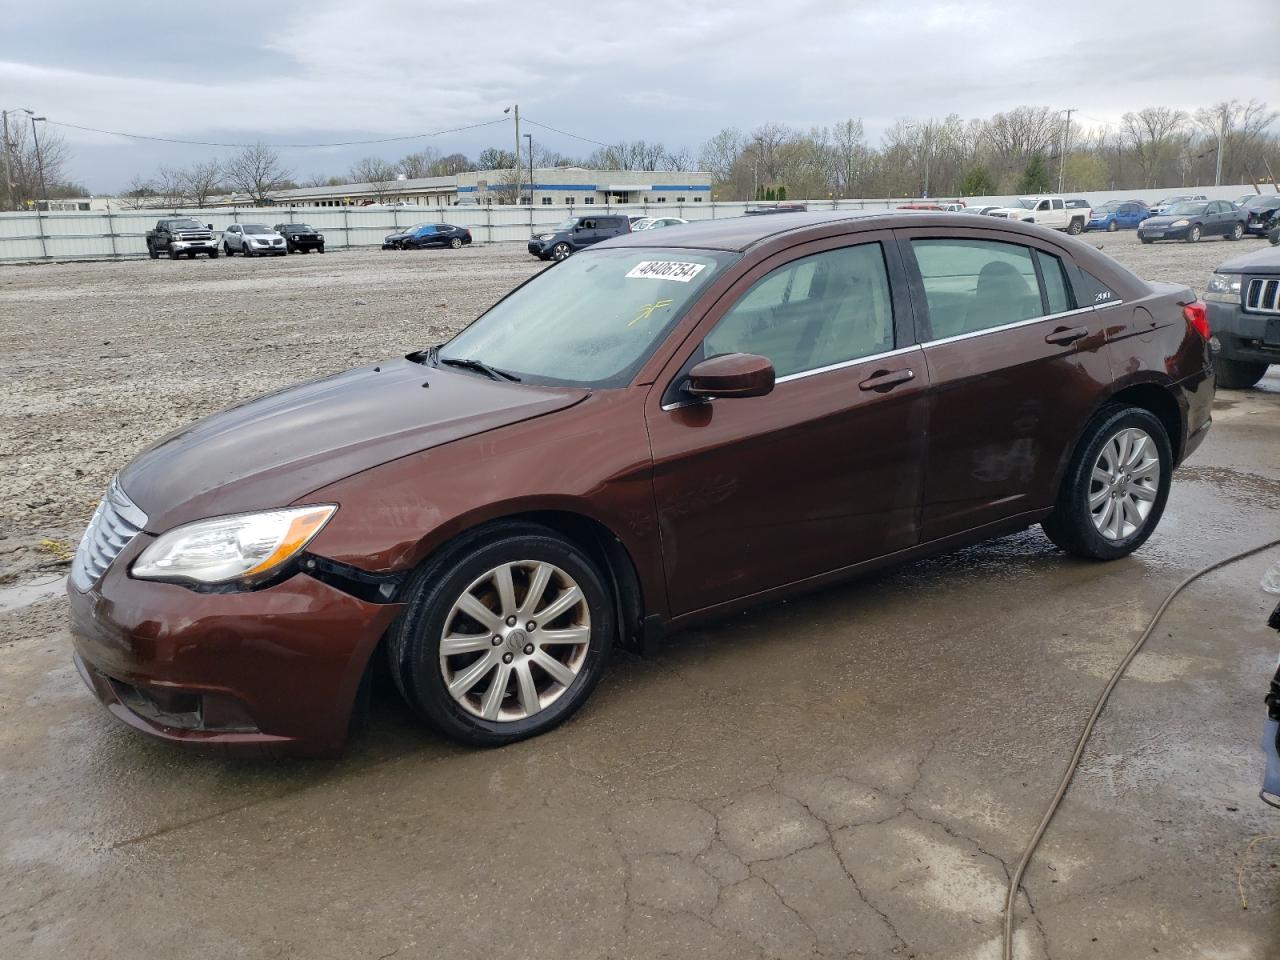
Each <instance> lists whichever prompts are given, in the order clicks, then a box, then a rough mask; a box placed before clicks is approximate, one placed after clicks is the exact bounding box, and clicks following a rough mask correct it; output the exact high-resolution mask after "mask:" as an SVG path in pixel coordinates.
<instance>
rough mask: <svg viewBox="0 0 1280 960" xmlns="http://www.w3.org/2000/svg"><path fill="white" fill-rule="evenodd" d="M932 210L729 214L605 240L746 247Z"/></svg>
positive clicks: (634, 244)
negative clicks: (678, 227) (821, 228)
mask: <svg viewBox="0 0 1280 960" xmlns="http://www.w3.org/2000/svg"><path fill="white" fill-rule="evenodd" d="M928 212H932V213H933V214H934V215H935V216H936V215H938V213H937V211H918V213H912V212H909V211H903V212H899V211H896V210H840V211H830V212H825V213H803V212H797V213H773V214H770V215H769V216H767V217H726V218H724V219H720V220H693V221H691V222H689V223H687V224H685V229H684V230H679V231H676V233H675V234H666V233H663V234H657V235H655V237H660V238H661V239H655V237H651V236H649V235H648V234H646V233H645V232H643V231H641V232H640V233H629V234H624V235H623V236H621V237H614V238H612V239H610V240H606V241H604V243H606V244H608V245H609V246H610V247H651V246H663V247H683V248H688V249H702V250H733V251H742V250H746V249H747V248H748V247H752V246H755V245H756V244H758V243H763V242H764V241H766V240H770V239H772V238H773V237H777V236H780V235H781V234H784V233H790V232H792V231H794V230H803V229H804V228H805V227H816V226H821V225H823V224H828V223H842V222H845V221H848V222H854V221H862V220H866V221H873V220H874V221H885V222H884V223H881V224H878V225H879V226H884V227H891V226H898V225H900V224H899V221H905V220H907V219H908V218H911V221H912V222H916V217H917V216H918V214H919V213H928ZM950 216H959V214H951V215H950ZM948 222H951V221H948ZM601 246H603V244H601Z"/></svg>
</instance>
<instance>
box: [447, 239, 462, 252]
mask: <svg viewBox="0 0 1280 960" xmlns="http://www.w3.org/2000/svg"><path fill="white" fill-rule="evenodd" d="M449 246H451V247H453V249H455V250H457V249H458V248H459V247H461V246H462V238H461V237H454V238H453V239H452V240H450V241H449Z"/></svg>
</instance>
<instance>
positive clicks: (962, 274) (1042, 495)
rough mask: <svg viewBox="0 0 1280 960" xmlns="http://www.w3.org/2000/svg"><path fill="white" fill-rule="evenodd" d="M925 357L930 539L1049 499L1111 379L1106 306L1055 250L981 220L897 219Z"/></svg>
mask: <svg viewBox="0 0 1280 960" xmlns="http://www.w3.org/2000/svg"><path fill="white" fill-rule="evenodd" d="M899 236H901V237H902V238H903V239H904V241H905V242H904V243H903V260H904V263H905V265H906V267H907V270H908V272H909V273H910V274H911V275H912V293H913V300H914V301H915V307H916V316H917V317H918V318H920V319H921V320H922V331H921V334H920V337H921V340H922V341H924V354H925V360H926V362H927V363H928V365H929V376H930V379H931V384H932V392H931V396H930V402H929V427H928V457H927V461H926V467H925V470H926V480H925V489H924V511H923V515H922V518H921V527H922V529H921V534H922V538H923V539H924V540H926V541H928V540H936V539H939V538H941V537H946V536H949V535H951V534H955V533H960V532H963V531H966V530H969V529H972V528H976V527H980V526H982V525H984V524H987V523H992V522H996V521H1000V520H1003V519H1005V518H1008V517H1011V516H1014V515H1016V514H1019V513H1024V512H1028V511H1033V510H1037V509H1042V508H1044V507H1048V506H1051V505H1052V504H1053V502H1054V500H1055V498H1056V496H1057V488H1056V486H1055V483H1056V479H1057V476H1058V471H1059V468H1060V466H1061V464H1062V461H1063V459H1064V458H1065V457H1066V456H1069V454H1070V451H1071V450H1072V449H1073V448H1074V446H1075V443H1076V441H1077V439H1078V438H1079V436H1080V432H1081V430H1082V429H1083V427H1084V424H1085V422H1086V420H1087V419H1088V417H1089V416H1090V415H1091V413H1092V411H1093V410H1094V409H1095V408H1096V405H1097V403H1098V401H1099V398H1100V397H1101V395H1102V392H1103V391H1104V390H1105V389H1106V388H1107V386H1108V385H1109V384H1110V382H1111V366H1110V362H1109V360H1108V357H1107V352H1106V337H1105V333H1104V319H1105V312H1104V311H1095V310H1094V309H1093V307H1092V305H1085V306H1077V303H1076V300H1075V297H1074V293H1073V291H1072V288H1071V285H1070V283H1069V281H1068V273H1067V271H1066V269H1065V268H1064V263H1063V257H1062V251H1060V250H1058V249H1057V248H1056V247H1054V246H1053V245H1052V244H1050V243H1049V242H1047V241H1040V240H1038V239H1032V238H1030V237H1025V236H1021V235H1009V234H1001V233H998V232H996V231H989V230H974V229H968V230H957V229H951V230H948V231H947V232H946V235H945V236H942V235H939V232H938V231H936V230H929V229H923V228H917V229H910V230H901V231H899Z"/></svg>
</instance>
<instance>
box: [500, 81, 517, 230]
mask: <svg viewBox="0 0 1280 960" xmlns="http://www.w3.org/2000/svg"><path fill="white" fill-rule="evenodd" d="M512 110H514V111H515V113H516V152H515V162H514V163H512V165H511V166H512V168H513V171H514V173H515V177H516V198H515V202H516V204H517V205H519V203H520V104H518V103H517V104H516V105H515V106H513V107H507V109H505V110H503V111H502V112H503V113H510V112H511V111H512Z"/></svg>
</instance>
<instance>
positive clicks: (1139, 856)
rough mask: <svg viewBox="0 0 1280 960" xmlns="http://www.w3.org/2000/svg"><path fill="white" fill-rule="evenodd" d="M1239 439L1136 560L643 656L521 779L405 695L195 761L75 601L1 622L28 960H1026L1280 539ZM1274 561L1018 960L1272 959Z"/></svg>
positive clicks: (4, 881) (12, 932)
mask: <svg viewBox="0 0 1280 960" xmlns="http://www.w3.org/2000/svg"><path fill="white" fill-rule="evenodd" d="M313 259H314V258H313ZM338 263H340V260H339V258H338V257H330V258H329V259H328V260H327V261H326V269H334V268H335V264H338ZM50 282H53V281H52V280H51V281H50ZM1273 369H1274V368H1273ZM1215 419H1216V421H1217V423H1216V425H1215V427H1214V429H1213V430H1212V431H1211V433H1210V436H1209V439H1208V441H1206V443H1205V445H1204V447H1203V448H1202V449H1201V450H1200V451H1199V452H1198V453H1197V454H1196V455H1195V457H1194V458H1193V459H1192V460H1191V462H1190V463H1189V464H1188V465H1187V467H1186V468H1185V469H1184V470H1183V471H1181V472H1180V474H1179V476H1178V477H1177V479H1176V480H1175V482H1174V486H1173V492H1172V495H1171V498H1170V502H1169V508H1168V512H1167V514H1166V516H1165V518H1164V521H1163V523H1162V525H1161V527H1160V529H1159V531H1158V532H1157V533H1156V535H1155V536H1154V537H1153V539H1152V540H1151V541H1150V542H1149V544H1148V545H1147V546H1146V547H1145V548H1144V549H1143V550H1142V551H1140V552H1139V553H1138V554H1137V555H1136V556H1134V557H1132V558H1129V559H1127V560H1123V561H1119V562H1116V563H1113V564H1090V563H1084V562H1078V561H1074V560H1071V559H1068V558H1066V557H1064V556H1063V555H1062V554H1060V553H1057V552H1056V551H1054V550H1053V549H1052V548H1051V547H1050V545H1049V544H1048V542H1047V541H1046V540H1045V539H1044V538H1043V537H1042V536H1041V535H1040V534H1039V532H1038V531H1035V530H1032V531H1027V532H1025V533H1022V534H1018V535H1015V536H1011V537H1006V538H1003V539H1001V540H998V541H994V542H992V543H988V544H985V545H982V546H979V547H974V548H971V549H967V550H962V551H958V552H956V553H952V554H949V555H946V556H943V557H939V558H936V559H933V560H929V561H925V562H920V563H915V564H911V565H909V566H905V567H902V568H900V569H897V570H894V571H890V572H888V573H885V574H882V575H879V576H876V577H872V578H869V579H866V580H862V581H859V582H856V583H852V584H847V585H843V586H837V587H833V588H830V589H826V590H823V591H820V592H817V593H814V594H811V595H809V596H806V597H802V598H799V599H795V600H792V601H790V602H787V603H781V604H774V605H772V606H768V607H764V608H760V609H757V610H753V611H751V612H748V613H745V614H742V615H739V616H735V617H732V618H730V619H728V620H725V621H722V622H719V623H715V624H712V625H709V626H706V627H703V628H699V629H697V630H692V631H689V632H687V633H684V634H682V635H680V636H678V637H675V638H672V640H671V641H670V642H669V643H667V644H666V645H665V646H664V647H662V648H661V649H660V650H659V651H658V652H657V653H656V654H655V655H654V656H653V657H652V658H651V659H644V658H640V657H637V656H634V655H630V654H622V655H619V656H618V657H616V658H615V660H614V662H613V664H612V665H611V667H610V670H609V671H608V674H607V675H606V677H605V679H604V680H603V682H602V683H601V685H600V687H599V689H598V690H597V692H596V693H595V695H594V696H593V697H592V699H591V701H590V702H589V703H588V704H587V705H586V707H585V708H584V709H583V710H582V711H581V713H580V714H578V715H577V716H576V717H575V718H574V719H573V720H572V721H571V722H569V723H568V724H566V725H565V726H564V727H562V728H560V729H558V730H556V731H554V732H552V733H551V734H549V735H547V736H544V737H541V738H538V739H535V740H532V741H527V742H524V743H519V744H516V745H513V746H511V747H507V748H504V749H501V750H491V751H477V750H469V749H464V748H462V747H458V746H456V745H453V744H450V743H447V742H445V741H442V740H440V739H438V738H437V737H435V736H434V735H432V734H431V733H430V732H428V731H426V730H424V729H423V728H421V727H420V726H419V725H418V724H417V723H416V722H415V720H414V719H413V718H412V717H411V716H410V715H409V714H408V712H407V711H406V710H405V709H404V708H403V707H401V706H400V705H399V703H398V702H397V700H396V698H395V695H394V693H393V692H392V691H391V690H390V689H389V688H383V689H380V690H379V691H378V693H377V696H376V700H375V705H374V712H373V719H372V724H371V729H370V730H369V731H368V732H367V733H366V734H364V735H363V736H362V737H360V738H359V739H357V740H355V741H353V742H352V744H351V745H350V747H349V749H348V751H347V752H346V754H345V755H344V756H343V757H341V758H340V759H338V760H334V761H325V762H314V761H311V762H306V761H288V762H284V761H278V762H269V761H244V760H229V759H225V758H220V757H216V756H209V755H204V754H199V753H191V752H184V751H180V750H177V749H174V748H172V747H170V746H168V745H166V744H161V743H155V742H152V741H150V740H148V739H145V738H143V737H141V736H139V735H136V734H134V733H133V732H132V731H130V730H129V729H127V728H125V727H124V726H123V725H121V724H119V723H118V722H117V721H115V720H113V719H112V718H111V717H110V716H109V715H108V714H106V713H105V711H103V710H102V709H101V708H100V707H99V706H98V705H97V704H96V703H95V702H94V701H93V699H92V698H91V697H90V695H89V694H88V693H87V692H86V691H85V690H84V688H83V686H82V684H81V682H80V680H79V678H78V676H77V675H76V673H75V671H74V669H73V668H72V667H71V664H70V662H69V646H68V637H67V632H66V627H65V618H66V610H65V604H64V603H63V601H61V600H60V599H55V600H51V601H43V602H39V603H36V604H34V605H30V606H26V607H22V608H20V609H16V610H10V611H6V612H3V613H0V744H2V746H0V957H4V958H21V960H28V958H31V960H45V958H62V957H68V956H76V957H83V958H97V957H116V956H121V955H134V954H137V953H140V952H142V951H144V950H149V949H157V950H158V949H161V948H162V949H163V952H164V955H165V956H166V958H169V960H187V958H192V960H194V958H208V957H217V958H259V957H279V958H300V960H301V958H306V960H326V958H335V960H336V958H370V960H373V958H386V957H392V956H395V957H398V958H399V957H436V956H439V957H449V958H450V960H469V958H476V960H481V958H483V960H502V958H513V960H514V958H521V960H524V958H543V957H545V958H556V960H564V958H592V960H597V958H616V960H629V958H659V957H663V958H673V960H674V958H679V960H691V958H704V957H705V958H720V957H724V958H735V960H737V958H757V957H758V958H807V960H814V958H858V957H884V958H896V960H908V958H926V957H927V958H940V960H987V958H990V960H997V958H998V956H999V937H1000V930H1001V917H1000V911H1001V909H1002V907H1003V900H1004V891H1005V886H1006V883H1007V879H1008V876H1009V869H1010V867H1011V865H1012V864H1013V863H1015V862H1016V860H1017V858H1018V857H1019V855H1020V853H1021V851H1022V847H1023V845H1024V843H1025V841H1026V838H1027V837H1028V835H1029V834H1030V832H1031V830H1032V828H1033V827H1034V825H1035V822H1036V820H1037V819H1038V818H1039V816H1040V814H1041V813H1042V811H1043V807H1044V804H1045V803H1046V802H1047V801H1048V799H1049V797H1050V795H1051V794H1052V792H1053V789H1054V787H1055V786H1056V784H1057V779H1058V777H1059V775H1060V772H1061V768H1062V765H1063V764H1064V763H1065V761H1066V759H1067V757H1068V755H1069V754H1070V751H1071V749H1072V747H1073V746H1074V741H1075V737H1076V736H1077V734H1078V730H1079V726H1080V724H1081V723H1082V722H1083V720H1084V719H1085V717H1086V716H1087V714H1088V712H1089V710H1090V709H1091V707H1092V704H1093V700H1094V698H1095V697H1096V695H1097V693H1098V691H1099V690H1100V688H1101V687H1102V685H1103V684H1104V683H1105V679H1106V676H1107V674H1108V673H1109V671H1110V669H1111V667H1112V666H1113V665H1114V664H1115V663H1116V662H1117V661H1118V660H1119V658H1120V657H1121V656H1122V655H1123V653H1124V651H1125V650H1126V649H1127V647H1128V645H1129V644H1130V643H1131V642H1132V640H1133V639H1134V637H1135V636H1136V635H1137V633H1138V632H1139V631H1140V630H1141V628H1142V627H1143V626H1144V625H1145V621H1146V619H1147V617H1148V616H1149V615H1150V613H1151V612H1152V611H1153V610H1154V608H1155V607H1156V605H1157V604H1158V603H1159V601H1160V600H1161V599H1162V598H1163V596H1164V594H1165V593H1166V592H1167V591H1168V589H1170V588H1171V587H1172V586H1173V585H1174V584H1175V583H1176V582H1177V581H1179V580H1180V579H1182V578H1183V577H1184V576H1185V575H1186V574H1187V573H1189V572H1190V571H1191V570H1192V569H1194V568H1196V567H1198V566H1200V565H1202V564H1203V563H1205V562H1207V561H1209V560H1211V559H1214V558H1216V557H1219V556H1221V555H1223V554H1226V553H1228V552H1231V551H1233V550H1236V549H1240V548H1242V547H1244V546H1247V545H1249V544H1251V543H1256V542H1259V541H1262V540H1264V539H1267V538H1270V537H1275V536H1277V535H1280V454H1278V453H1277V451H1280V376H1277V375H1276V373H1273V374H1272V376H1271V377H1270V378H1269V379H1268V380H1267V381H1266V382H1265V389H1264V390H1263V391H1253V392H1249V393H1231V392H1223V393H1222V394H1220V399H1219V403H1218V406H1217V408H1216V410H1215ZM1276 560H1280V555H1277V554H1275V553H1273V554H1270V555H1263V556H1260V557H1255V558H1252V559H1251V560H1248V561H1245V562H1244V563H1241V564H1239V565H1238V566H1235V567H1232V568H1230V569H1228V570H1226V571H1221V572H1218V573H1215V574H1213V575H1211V576H1209V577H1207V578H1205V579H1204V580H1203V581H1201V582H1200V583H1198V584H1196V585H1195V586H1193V587H1192V588H1191V589H1190V591H1189V592H1188V593H1187V594H1186V595H1184V596H1183V597H1182V598H1181V599H1180V600H1178V601H1177V602H1176V603H1175V604H1174V606H1173V607H1172V608H1171V610H1170V612H1169V614H1168V615H1167V617H1166V618H1165V620H1164V622H1163V623H1162V625H1161V627H1160V629H1159V630H1157V632H1156V633H1155V635H1154V636H1153V638H1152V640H1151V641H1150V644H1149V647H1148V650H1147V651H1146V652H1144V653H1143V654H1142V655H1141V656H1140V657H1139V658H1138V660H1137V661H1135V663H1134V669H1133V673H1132V677H1131V678H1130V679H1126V680H1125V681H1124V682H1122V684H1121V685H1120V687H1119V688H1118V689H1117V691H1116V694H1115V696H1114V698H1113V700H1112V703H1111V705H1110V706H1109V707H1108V709H1107V712H1106V713H1105V714H1104V715H1103V718H1102V720H1101V722H1100V724H1099V726H1098V730H1097V732H1096V734H1095V736H1094V739H1093V741H1092V742H1091V744H1090V747H1089V749H1088V751H1087V753H1086V756H1085V759H1084V763H1083V765H1082V768H1081V770H1080V773H1079V775H1078V776H1077V780H1076V783H1075V785H1074V786H1073V787H1072V789H1071V792H1070V793H1069V794H1068V796H1067V799H1066V802H1065V804H1064V806H1063V808H1062V810H1061V812H1060V813H1059V815H1058V818H1057V820H1055V822H1054V824H1053V825H1052V826H1051V828H1050V830H1049V832H1048V834H1047V835H1046V837H1045V840H1044V843H1043V844H1042V846H1041V849H1040V852H1039V854H1038V855H1037V858H1036V859H1035V860H1034V861H1033V863H1032V865H1031V868H1030V870H1029V872H1028V874H1027V877H1026V882H1025V886H1024V893H1023V895H1022V896H1020V898H1019V909H1018V939H1017V954H1016V955H1017V957H1018V958H1019V960H1046V958H1050V957H1051V958H1053V960H1063V958H1073V957H1087V958H1105V960H1110V958H1122V960H1131V958H1137V957H1156V956H1158V957H1159V958H1160V960H1169V958H1188V960H1190V958H1201V957H1217V958H1230V960H1254V958H1258V960H1263V958H1268V957H1280V867H1278V866H1277V864H1280V842H1277V843H1271V844H1266V843H1264V844H1260V845H1259V846H1257V847H1256V848H1255V849H1254V851H1253V852H1252V854H1251V855H1250V856H1249V857H1248V858H1247V859H1246V858H1245V856H1244V853H1245V848H1246V846H1247V845H1248V843H1249V841H1250V840H1252V839H1253V838H1255V837H1258V836H1262V835H1266V834H1278V833H1280V819H1278V818H1277V815H1276V812H1275V811H1273V810H1270V809H1269V808H1266V807H1264V806H1262V805H1261V803H1260V802H1259V801H1258V799H1257V790H1258V787H1259V785H1260V778H1261V772H1262V758H1261V755H1260V753H1259V751H1258V749H1257V742H1258V738H1259V735H1260V732H1261V729H1262V721H1263V716H1264V709H1263V706H1262V702H1261V701H1262V696H1263V694H1264V692H1265V689H1266V682H1267V680H1268V679H1269V676H1270V674H1271V672H1272V671H1273V670H1274V665H1275V658H1276V653H1277V648H1278V647H1280V638H1277V636H1276V635H1275V634H1274V633H1272V632H1270V631H1268V630H1267V629H1266V628H1265V626H1264V620H1265V616H1266V613H1267V611H1268V610H1269V609H1270V608H1271V606H1273V605H1274V602H1275V598H1269V597H1268V596H1267V595H1266V594H1263V593H1262V592H1261V591H1260V590H1259V588H1258V582H1259V580H1260V578H1261V577H1262V574H1263V572H1264V570H1265V569H1266V568H1267V566H1268V565H1269V564H1270V563H1271V562H1274V561H1276ZM1238 879H1239V880H1240V882H1241V883H1242V884H1243V885H1244V888H1245V890H1246V892H1247V894H1248V899H1249V907H1248V909H1247V910H1242V909H1241V904H1240V900H1239V896H1238V892H1237V886H1236V885H1237V880H1238Z"/></svg>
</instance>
